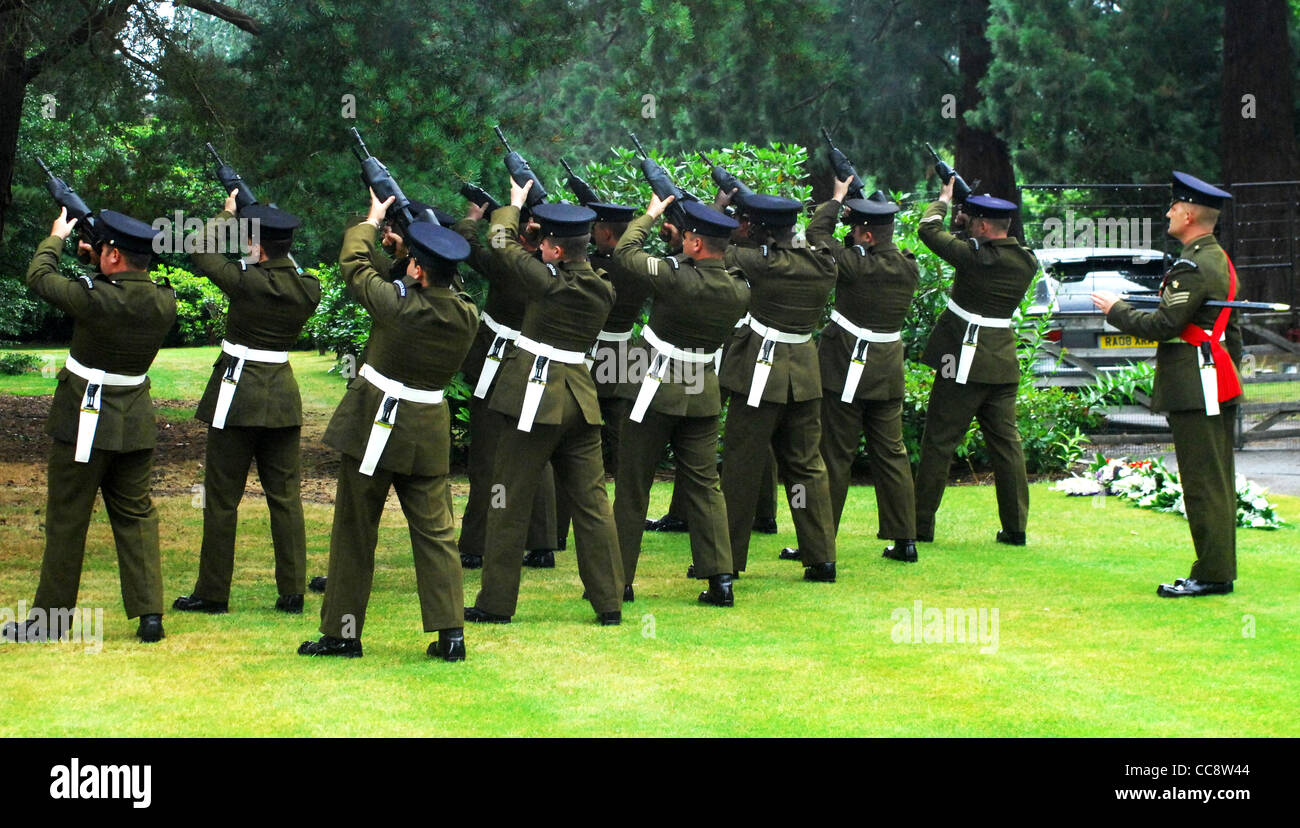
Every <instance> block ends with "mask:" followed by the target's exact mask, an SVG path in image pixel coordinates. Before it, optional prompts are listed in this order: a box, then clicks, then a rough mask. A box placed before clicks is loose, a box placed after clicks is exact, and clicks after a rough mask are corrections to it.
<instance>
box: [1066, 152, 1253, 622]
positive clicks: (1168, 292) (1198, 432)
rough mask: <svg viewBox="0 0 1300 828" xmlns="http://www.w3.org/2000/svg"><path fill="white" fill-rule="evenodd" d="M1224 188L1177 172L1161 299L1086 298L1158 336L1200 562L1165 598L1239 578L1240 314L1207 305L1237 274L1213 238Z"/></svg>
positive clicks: (1159, 402)
mask: <svg viewBox="0 0 1300 828" xmlns="http://www.w3.org/2000/svg"><path fill="white" fill-rule="evenodd" d="M1230 198H1232V195H1231V194H1230V193H1227V192H1225V191H1223V190H1220V189H1219V188H1218V187H1215V186H1213V185H1211V184H1207V183H1205V182H1204V181H1202V180H1201V179H1199V178H1196V177H1195V176H1192V175H1188V174H1187V173H1183V172H1177V171H1175V172H1174V181H1173V203H1172V204H1171V205H1170V206H1169V211H1168V212H1167V213H1165V217H1166V218H1168V219H1169V228H1168V233H1169V235H1170V236H1172V237H1174V238H1175V239H1178V241H1180V242H1182V245H1183V250H1182V258H1180V259H1178V260H1177V261H1176V262H1174V264H1173V267H1171V268H1170V269H1169V272H1168V273H1167V274H1165V279H1164V283H1163V284H1161V286H1160V306H1159V307H1157V308H1156V309H1155V310H1154V311H1140V310H1137V309H1136V308H1134V307H1133V306H1132V305H1130V304H1128V303H1127V302H1125V301H1123V300H1122V299H1120V298H1119V297H1118V296H1116V295H1115V294H1113V293H1107V292H1099V293H1094V294H1093V295H1092V301H1093V304H1094V305H1096V306H1097V307H1098V308H1100V309H1101V311H1102V312H1103V313H1105V314H1106V321H1107V322H1109V323H1110V324H1112V325H1114V326H1115V327H1116V328H1119V329H1120V330H1121V331H1124V332H1125V333H1131V334H1134V335H1136V336H1140V337H1142V338H1144V339H1154V340H1156V341H1157V342H1159V343H1160V344H1159V346H1157V348H1156V384H1155V393H1154V395H1153V403H1154V405H1153V406H1152V407H1153V408H1155V409H1156V410H1157V411H1165V412H1167V416H1168V418H1169V430H1170V431H1172V432H1173V434H1174V453H1175V455H1176V456H1177V458H1178V475H1179V478H1180V479H1181V481H1182V484H1183V502H1184V503H1185V504H1186V506H1187V523H1188V526H1189V527H1190V528H1191V530H1192V546H1193V547H1195V549H1196V563H1194V564H1192V572H1191V574H1190V575H1189V576H1188V577H1187V578H1179V579H1178V580H1176V581H1174V582H1173V583H1172V584H1161V585H1160V586H1159V587H1158V588H1157V589H1156V594H1157V595H1159V596H1161V597H1162V598H1184V597H1197V596H1201V595H1222V594H1226V593H1229V592H1232V582H1233V581H1234V580H1236V578H1237V474H1236V464H1235V461H1234V458H1233V454H1232V445H1233V427H1234V425H1235V424H1236V421H1237V405H1238V404H1239V403H1240V402H1241V400H1242V389H1241V375H1240V374H1239V373H1238V368H1237V366H1238V365H1239V364H1240V363H1241V326H1240V325H1239V324H1238V322H1237V319H1236V312H1235V311H1233V310H1231V309H1229V308H1216V307H1211V306H1208V305H1206V304H1205V303H1206V302H1207V301H1208V300H1225V299H1226V300H1229V301H1231V300H1232V299H1234V298H1236V295H1237V291H1238V288H1239V285H1238V283H1237V271H1236V269H1235V268H1234V267H1233V266H1232V262H1231V261H1229V260H1228V255H1227V254H1226V253H1224V252H1223V248H1222V247H1220V246H1219V241H1218V239H1216V238H1215V237H1214V226H1215V224H1216V223H1217V222H1218V220H1219V211H1220V210H1221V209H1222V208H1223V202H1224V201H1225V200H1227V199H1230Z"/></svg>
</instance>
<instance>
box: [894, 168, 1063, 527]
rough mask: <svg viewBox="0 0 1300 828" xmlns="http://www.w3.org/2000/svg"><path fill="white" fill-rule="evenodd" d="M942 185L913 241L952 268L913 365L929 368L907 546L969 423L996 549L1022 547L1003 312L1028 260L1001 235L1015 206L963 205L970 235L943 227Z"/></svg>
mask: <svg viewBox="0 0 1300 828" xmlns="http://www.w3.org/2000/svg"><path fill="white" fill-rule="evenodd" d="M954 180H955V179H949V180H948V183H947V184H945V185H944V187H943V191H942V192H941V193H940V195H939V200H938V201H936V202H934V203H933V204H931V205H930V206H929V207H928V208H926V211H925V214H924V215H923V216H922V217H921V227H920V232H919V235H920V237H921V241H922V242H924V243H925V245H926V247H929V248H930V249H931V250H933V251H934V252H935V254H936V255H938V256H939V258H941V259H943V260H944V261H946V262H948V263H949V264H951V265H952V266H953V267H954V269H955V270H956V275H955V276H954V278H953V286H952V296H951V297H950V298H949V299H948V308H947V310H945V311H944V312H943V313H942V314H940V316H939V319H938V321H937V322H936V323H935V326H934V330H933V331H931V333H930V340H929V341H928V342H927V343H926V347H925V353H924V355H923V356H922V361H923V362H925V364H926V365H929V366H930V367H931V368H934V369H936V370H937V373H936V375H935V378H934V387H933V388H932V389H931V391H930V401H929V404H928V405H927V407H926V417H925V435H924V437H923V438H922V440H921V463H920V465H919V466H918V467H917V470H916V481H915V486H916V539H917V540H922V541H933V540H934V518H935V512H937V511H938V509H939V502H940V501H941V500H942V499H943V490H944V487H945V486H947V484H948V468H949V466H950V465H951V464H952V455H953V452H954V451H956V450H957V444H958V443H960V442H961V440H962V439H963V438H964V437H965V436H966V430H967V428H968V427H969V426H970V421H971V418H972V417H975V418H976V419H977V420H978V421H979V424H980V430H981V431H982V432H983V434H984V443H985V445H987V446H988V449H989V454H990V455H991V457H992V460H993V477H994V483H995V488H996V490H997V500H998V516H999V517H1000V519H1001V521H1002V529H1001V530H999V531H998V533H997V541H998V542H999V543H1008V544H1013V545H1016V546H1024V544H1025V523H1026V520H1027V519H1028V516H1029V481H1028V478H1027V476H1026V473H1025V457H1024V453H1023V452H1022V451H1021V448H1020V430H1019V428H1018V427H1017V425H1016V391H1017V389H1018V388H1019V382H1020V363H1019V361H1018V360H1017V358H1016V334H1015V331H1013V330H1012V328H1011V326H1012V321H1011V314H1012V313H1013V312H1014V311H1015V310H1016V308H1017V307H1018V306H1019V305H1020V301H1021V299H1023V298H1024V295H1025V291H1026V290H1028V289H1029V286H1030V284H1032V283H1033V281H1034V274H1035V273H1037V271H1038V262H1037V260H1036V259H1035V258H1034V254H1033V253H1031V252H1029V251H1028V250H1026V249H1025V248H1024V247H1022V246H1021V245H1020V242H1019V241H1017V240H1016V239H1015V238H1014V237H1009V236H1007V229H1008V227H1010V224H1011V216H1012V214H1013V213H1014V212H1015V210H1016V205H1015V204H1013V203H1011V202H1010V201H1005V200H1003V199H1000V198H993V197H992V196H988V195H979V196H971V197H969V198H967V199H966V207H965V210H964V212H965V213H966V215H967V218H968V224H967V229H968V231H969V233H970V238H967V239H959V238H957V237H956V236H954V235H953V234H951V233H949V232H948V231H946V230H944V229H943V217H944V215H945V214H946V213H947V212H948V205H949V203H950V202H951V201H952V182H953V181H954Z"/></svg>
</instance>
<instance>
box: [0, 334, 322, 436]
mask: <svg viewBox="0 0 1300 828" xmlns="http://www.w3.org/2000/svg"><path fill="white" fill-rule="evenodd" d="M0 350H3V351H25V352H28V353H34V354H37V355H40V356H41V357H42V358H45V359H46V365H47V366H49V367H48V368H45V369H43V370H41V371H39V372H36V371H33V372H31V373H27V374H20V375H18V376H3V375H0V394H20V395H40V394H53V393H54V387H55V386H56V385H57V384H58V381H57V379H56V376H57V374H58V369H59V368H62V367H63V361H64V360H65V359H67V356H68V349H67V348H37V347H30V346H24V347H20V348H3V349H0ZM219 353H221V348H219V347H210V348H164V349H163V350H161V351H159V352H158V356H157V358H155V359H154V362H153V365H152V366H151V367H150V368H149V382H150V391H149V393H150V394H151V395H152V396H153V398H154V399H155V400H185V401H190V402H191V403H192V404H191V405H188V406H162V407H161V408H162V415H163V416H164V417H165V418H167V419H169V420H187V419H191V418H192V417H193V416H194V409H195V408H196V407H197V406H198V400H199V397H201V396H203V389H204V388H205V387H207V383H208V377H209V376H210V375H211V373H212V363H214V362H216V359H217V354H219ZM289 361H290V362H291V363H292V364H293V370H294V376H295V378H296V379H297V380H298V388H299V390H300V391H301V393H302V401H303V410H304V411H305V412H308V413H315V414H324V415H328V414H331V413H333V411H334V409H335V408H336V407H337V406H338V404H339V400H341V399H343V391H344V389H345V387H346V386H345V383H344V382H343V380H342V379H340V378H339V377H338V375H336V374H330V373H328V371H329V369H330V368H332V367H333V366H334V361H335V360H334V355H333V354H326V355H325V356H317V354H316V352H315V351H291V352H290V354H289Z"/></svg>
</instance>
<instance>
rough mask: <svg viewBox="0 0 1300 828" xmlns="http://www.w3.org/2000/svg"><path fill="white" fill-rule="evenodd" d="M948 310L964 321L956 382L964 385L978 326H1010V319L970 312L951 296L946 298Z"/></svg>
mask: <svg viewBox="0 0 1300 828" xmlns="http://www.w3.org/2000/svg"><path fill="white" fill-rule="evenodd" d="M948 310H950V311H952V312H953V313H955V314H957V316H959V317H961V318H962V319H964V320H965V321H966V336H965V337H963V338H962V343H961V358H960V359H958V361H957V384H958V385H965V384H966V380H967V379H968V378H969V377H970V367H971V363H973V362H974V361H975V349H976V347H977V345H978V343H979V336H980V328H1010V327H1011V320H1010V319H1002V318H1000V317H995V316H980V315H979V314H978V313H971V312H969V311H967V310H966V309H965V308H963V307H962V306H961V305H959V304H957V303H956V302H954V301H953V300H952V299H951V298H949V299H948Z"/></svg>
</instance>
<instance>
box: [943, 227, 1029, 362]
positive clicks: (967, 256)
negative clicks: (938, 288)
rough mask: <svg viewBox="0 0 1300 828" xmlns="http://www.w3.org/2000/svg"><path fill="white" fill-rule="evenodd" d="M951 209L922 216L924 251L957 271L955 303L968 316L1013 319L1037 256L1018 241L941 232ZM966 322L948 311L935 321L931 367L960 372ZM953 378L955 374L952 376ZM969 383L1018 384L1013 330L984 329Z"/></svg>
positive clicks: (980, 333)
mask: <svg viewBox="0 0 1300 828" xmlns="http://www.w3.org/2000/svg"><path fill="white" fill-rule="evenodd" d="M947 213H948V205H946V204H944V203H943V202H942V201H936V202H934V203H933V204H931V205H930V206H929V207H927V208H926V211H925V215H923V216H922V217H921V227H920V229H919V231H918V235H920V237H921V241H922V242H924V243H925V246H926V247H928V248H930V249H931V250H933V251H934V252H935V254H936V255H937V256H939V258H941V259H943V260H944V261H945V262H947V263H948V264H950V265H952V266H953V268H955V269H956V271H957V272H956V275H955V276H954V277H953V282H952V299H953V301H954V302H956V303H957V304H958V305H960V306H961V307H962V309H963V310H965V311H966V312H967V313H977V314H979V315H980V316H988V317H993V318H997V319H1009V318H1010V317H1011V315H1012V314H1013V313H1015V311H1016V308H1018V307H1019V306H1020V300H1022V299H1024V297H1025V291H1027V290H1028V289H1029V286H1030V285H1031V284H1033V281H1034V274H1036V273H1037V272H1038V260H1037V259H1035V258H1034V254H1033V253H1031V252H1029V251H1028V250H1026V249H1025V248H1024V247H1021V245H1020V242H1019V241H1017V240H1016V239H1015V237H1012V236H1008V237H1007V238H1005V239H985V240H979V239H959V238H957V237H956V236H954V235H953V234H952V233H949V232H948V231H947V230H945V229H943V217H944V216H945V215H947ZM965 336H966V321H965V320H964V319H962V318H961V317H960V316H958V315H957V314H955V313H953V312H952V311H951V310H945V311H944V312H943V313H941V314H940V315H939V319H938V321H937V322H935V325H934V330H933V331H931V332H930V341H929V342H927V343H926V346H925V354H924V355H923V356H922V357H921V360H922V361H923V362H924V363H925V364H926V365H929V366H930V367H931V368H944V369H946V368H948V366H946V365H945V358H947V359H950V360H951V370H952V371H954V372H955V371H956V370H957V360H958V359H959V358H960V356H961V343H962V340H963V339H964V338H965ZM954 375H955V373H954ZM968 379H969V381H970V382H986V383H1004V382H1018V381H1019V379H1020V363H1019V361H1018V360H1017V359H1016V332H1015V329H1014V328H980V332H979V339H978V345H977V347H976V348H975V359H974V360H973V361H972V362H971V367H970V376H969V378H968Z"/></svg>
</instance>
